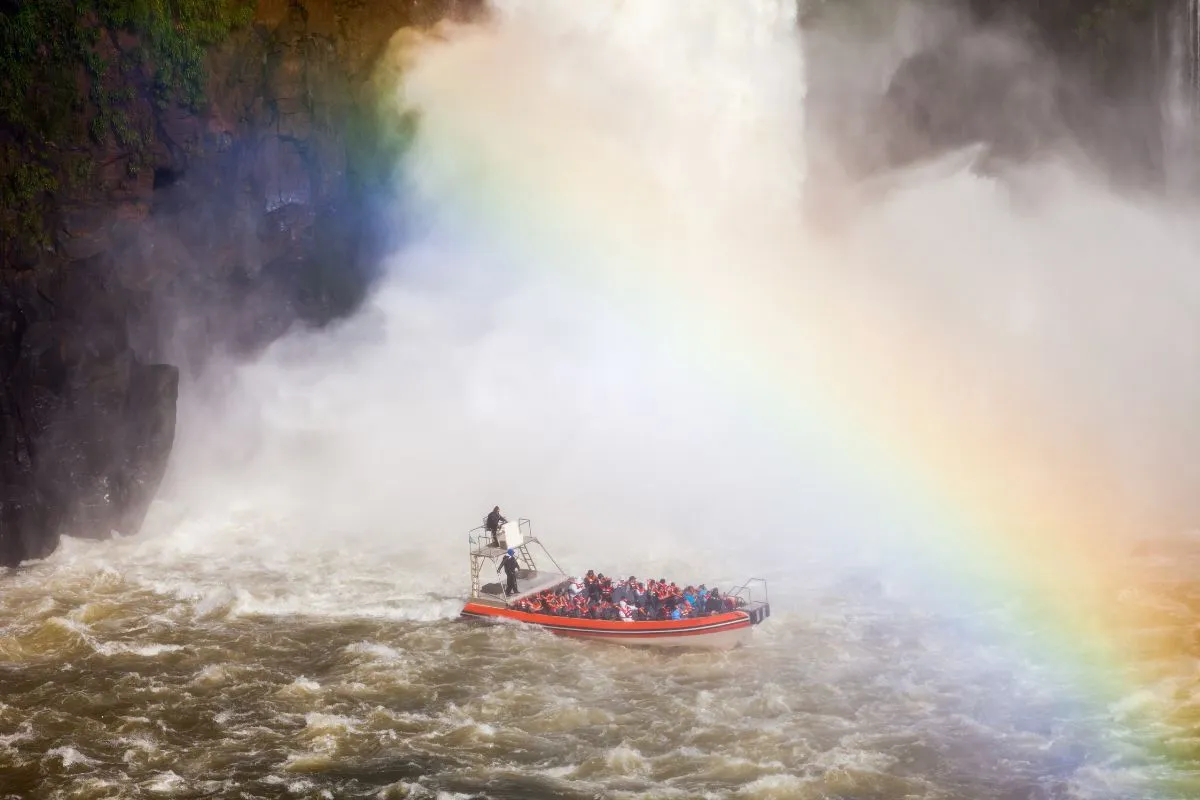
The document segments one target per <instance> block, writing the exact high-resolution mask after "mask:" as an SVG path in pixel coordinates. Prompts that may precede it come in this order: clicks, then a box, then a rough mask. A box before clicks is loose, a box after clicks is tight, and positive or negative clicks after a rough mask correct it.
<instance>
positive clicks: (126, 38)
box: [0, 0, 480, 565]
mask: <svg viewBox="0 0 1200 800" xmlns="http://www.w3.org/2000/svg"><path fill="white" fill-rule="evenodd" d="M81 10H82V11H83V12H84V13H82V15H81V14H79V13H77V12H79V11H81ZM479 11H480V4H479V3H478V2H463V1H461V0H460V1H458V2H456V1H455V0H392V1H391V2H371V3H368V2H366V0H260V2H257V3H254V2H237V0H221V1H219V2H206V3H198V2H167V1H166V0H142V1H141V2H133V1H130V2H125V0H94V1H93V0H80V2H64V1H63V0H48V2H46V3H26V4H19V3H15V2H7V1H0V61H2V63H0V70H2V71H3V78H0V223H2V224H0V231H3V233H2V234H0V248H2V254H3V266H2V269H0V331H2V333H0V387H2V388H0V564H5V565H13V564H16V563H18V562H20V561H21V560H24V559H28V558H36V557H41V556H44V555H46V554H48V553H49V552H51V551H52V550H53V549H54V548H55V546H56V545H57V542H58V538H59V536H60V534H62V533H69V534H71V535H78V536H107V535H109V533H110V532H111V531H119V532H122V533H132V532H135V531H136V530H137V529H138V528H139V527H140V525H141V521H142V518H143V517H144V515H145V513H146V509H147V506H148V504H149V502H150V500H151V499H152V498H153V496H154V493H155V491H156V490H157V487H158V484H159V482H160V480H161V479H162V476H163V473H164V471H165V469H166V465H167V461H168V457H169V454H170V452H171V447H172V443H173V440H174V428H175V403H176V396H177V392H178V386H179V376H180V369H181V368H182V369H184V370H188V371H198V370H202V369H203V368H204V365H205V362H206V360H207V359H208V358H209V357H210V355H211V354H212V353H214V352H217V351H221V350H233V351H240V352H246V351H252V350H254V349H256V348H259V347H262V346H263V345H265V344H266V343H268V342H270V341H271V340H272V339H274V338H276V337H278V336H279V335H280V334H281V333H282V332H283V331H285V330H286V329H287V328H288V327H289V326H291V325H293V324H296V323H302V324H310V325H322V324H325V323H326V322H328V321H329V320H331V319H333V318H335V317H338V316H340V315H344V314H346V313H348V312H349V311H351V310H353V309H354V308H355V306H356V304H357V303H358V302H359V301H360V300H361V298H362V297H363V295H364V293H365V291H366V290H367V288H368V287H369V284H370V281H371V278H372V276H373V269H374V265H375V264H376V262H377V260H378V256H379V254H380V250H381V249H382V248H383V247H385V246H386V244H387V241H386V240H387V237H389V236H393V235H395V231H394V230H392V226H393V225H394V220H392V219H390V218H389V219H384V218H383V217H382V216H381V215H380V213H379V211H378V205H379V204H378V203H377V200H378V198H380V197H382V196H384V195H385V194H386V192H387V189H388V185H387V184H388V179H389V176H390V175H391V174H392V170H391V167H392V165H393V164H394V158H395V155H396V148H397V147H399V146H402V144H403V137H404V134H405V131H403V130H396V129H395V126H394V121H392V123H393V124H391V125H389V124H385V120H384V119H382V118H381V117H379V116H378V115H377V113H376V110H375V109H376V106H375V94H374V90H373V87H372V82H371V80H370V78H371V75H372V70H373V67H374V65H375V62H376V60H377V59H378V57H379V56H380V55H381V54H382V53H383V51H384V49H385V47H386V45H387V43H388V41H389V39H390V38H391V36H392V35H393V34H394V33H395V32H396V31H397V30H399V29H401V28H404V27H409V26H428V25H432V24H434V23H435V22H437V21H438V20H440V19H443V18H446V17H454V18H465V17H469V16H472V15H475V14H477V13H479Z"/></svg>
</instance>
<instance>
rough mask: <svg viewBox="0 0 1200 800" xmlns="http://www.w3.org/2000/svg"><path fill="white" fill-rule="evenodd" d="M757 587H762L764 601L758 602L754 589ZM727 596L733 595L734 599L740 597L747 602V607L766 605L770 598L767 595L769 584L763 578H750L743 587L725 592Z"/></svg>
mask: <svg viewBox="0 0 1200 800" xmlns="http://www.w3.org/2000/svg"><path fill="white" fill-rule="evenodd" d="M756 585H761V588H762V600H758V599H756V598H755V596H754V594H755V592H754V588H755V586H756ZM725 594H726V595H732V596H734V597H740V598H742V599H743V600H745V601H746V604H747V605H752V604H754V603H764V604H766V603H768V601H769V598H768V595H767V582H766V580H764V579H763V578H749V579H748V580H747V581H746V582H745V583H743V584H742V585H741V586H737V587H735V588H733V589H730V590H729V591H727V592H725Z"/></svg>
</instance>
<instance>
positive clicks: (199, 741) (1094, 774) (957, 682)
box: [0, 524, 1200, 800]
mask: <svg viewBox="0 0 1200 800" xmlns="http://www.w3.org/2000/svg"><path fill="white" fill-rule="evenodd" d="M543 536H545V537H546V538H547V539H549V538H550V537H549V535H548V532H543ZM440 538H441V537H434V542H435V543H433V544H429V545H427V546H426V547H425V548H424V550H423V551H419V552H417V553H416V554H415V555H414V551H413V549H412V548H411V547H410V546H409V544H410V543H408V542H405V543H403V545H399V544H393V545H390V546H389V545H388V544H387V543H379V542H375V543H372V542H368V541H354V540H353V539H350V540H342V541H339V542H336V543H333V542H331V543H328V544H326V545H323V546H316V545H308V546H296V543H295V542H294V540H291V539H290V537H289V536H288V534H287V532H286V528H285V527H280V528H277V529H274V530H263V529H262V528H256V527H255V526H254V525H250V524H247V525H242V526H229V527H228V528H226V529H225V530H222V531H216V532H214V531H204V530H192V531H187V530H181V531H178V532H176V533H174V534H172V535H167V536H162V537H155V538H143V539H129V540H121V541H117V542H104V543H96V542H80V541H74V540H71V541H68V542H67V543H66V546H65V547H64V549H63V550H62V551H61V552H59V553H58V554H56V555H55V556H54V557H53V558H52V559H50V560H49V561H48V562H47V563H44V564H35V565H32V566H29V567H27V568H24V569H22V570H20V571H17V572H13V573H10V574H8V575H5V576H4V577H3V589H4V591H3V601H2V605H0V612H2V614H3V616H2V618H3V620H4V628H3V638H2V639H0V659H2V661H0V688H2V689H3V701H2V702H0V775H2V776H3V784H4V789H5V792H6V794H5V795H3V796H5V797H22V798H43V797H45V798H50V797H64V798H65V797H71V798H115V797H197V798H198V797H228V798H243V797H253V798H260V797H261V798H276V797H313V798H316V797H383V798H389V797H497V798H499V797H511V798H537V797H547V798H549V797H568V798H575V797H578V798H585V797H614V798H625V797H628V798H635V797H636V798H649V797H664V798H671V797H746V798H784V797H787V798H831V797H843V798H850V797H853V798H880V800H883V799H885V798H886V799H887V800H899V798H930V799H932V798H945V799H947V800H949V799H950V798H968V797H969V798H1004V799H1006V800H1007V799H1008V798H1133V797H1181V798H1182V797H1187V796H1195V795H1194V792H1195V791H1196V788H1197V783H1196V782H1195V779H1194V778H1189V774H1192V775H1194V772H1192V769H1194V768H1193V767H1191V766H1190V765H1191V764H1194V762H1193V761H1192V758H1193V757H1194V756H1193V754H1194V752H1195V749H1194V748H1195V741H1196V739H1195V738H1194V735H1195V730H1194V724H1195V720H1196V714H1195V710H1194V709H1195V706H1194V701H1193V700H1192V699H1191V698H1192V696H1193V695H1192V692H1193V691H1194V680H1195V678H1194V674H1195V673H1194V667H1192V670H1193V671H1192V673H1191V674H1190V675H1189V674H1186V673H1181V672H1180V671H1179V670H1180V664H1179V658H1180V654H1179V653H1178V652H1177V649H1176V648H1175V647H1173V646H1171V643H1172V642H1174V641H1177V640H1179V639H1180V638H1181V637H1191V640H1192V641H1194V634H1193V631H1194V626H1193V623H1192V622H1191V619H1192V617H1193V616H1194V614H1195V609H1196V608H1197V605H1198V604H1200V592H1198V591H1197V590H1196V587H1195V585H1194V582H1192V581H1190V580H1189V581H1187V582H1180V581H1179V580H1178V579H1179V578H1180V577H1181V573H1180V572H1179V571H1178V570H1179V559H1178V556H1177V554H1174V553H1172V554H1170V557H1167V558H1163V557H1162V555H1161V554H1160V555H1159V556H1158V557H1154V556H1146V557H1144V558H1143V559H1142V562H1143V563H1145V564H1150V563H1157V564H1158V570H1159V571H1160V573H1161V575H1162V578H1163V579H1162V582H1161V584H1160V586H1161V594H1159V595H1158V596H1153V597H1149V596H1142V597H1139V598H1138V600H1136V601H1133V600H1131V601H1130V602H1139V603H1150V604H1158V605H1164V604H1169V609H1168V610H1167V611H1165V612H1163V613H1162V615H1161V622H1162V624H1161V625H1160V626H1159V627H1157V629H1156V630H1151V631H1146V630H1142V631H1132V632H1131V634H1140V639H1141V641H1142V647H1143V650H1144V653H1143V654H1142V655H1141V658H1140V660H1139V663H1140V666H1141V668H1143V669H1148V668H1154V669H1157V670H1158V671H1159V674H1160V676H1161V679H1160V680H1159V681H1158V682H1152V683H1146V684H1144V685H1142V686H1140V687H1139V686H1138V685H1136V684H1134V683H1132V682H1131V683H1130V684H1129V688H1128V692H1127V694H1126V696H1124V697H1122V698H1117V699H1116V700H1114V701H1113V702H1103V701H1101V700H1100V699H1098V698H1097V697H1096V696H1094V695H1093V693H1092V692H1093V690H1092V688H1091V687H1089V686H1088V685H1087V684H1086V683H1081V682H1080V681H1079V677H1078V675H1073V674H1072V673H1071V672H1070V671H1069V670H1062V669H1058V668H1057V667H1058V666H1059V665H1056V664H1055V663H1054V662H1053V661H1052V660H1051V661H1049V663H1047V659H1039V658H1038V657H1037V653H1036V652H1032V651H1022V650H1021V649H1020V648H1017V649H1016V650H1015V651H1014V650H1013V649H1012V648H1011V646H1010V647H1002V646H999V645H998V643H997V641H996V640H995V638H994V637H993V636H992V635H991V633H990V631H991V630H992V628H993V626H995V625H996V624H997V618H1002V617H1003V616H1004V614H1005V613H1006V611H1005V609H983V610H980V611H975V612H971V613H967V612H960V613H957V614H956V613H948V612H946V611H944V610H937V609H936V607H934V606H930V605H929V604H927V603H922V602H920V599H919V597H918V596H915V595H900V594H898V593H897V592H896V590H894V589H891V588H889V587H888V586H886V585H882V584H880V583H878V582H877V581H874V580H872V579H870V578H869V577H867V576H866V575H865V574H855V575H847V576H845V577H843V578H839V579H836V580H834V579H832V578H829V577H826V578H824V579H822V578H820V577H818V576H817V574H815V573H809V575H808V576H807V578H806V579H805V580H803V581H800V582H799V583H797V581H796V577H797V575H799V574H803V573H804V571H805V570H804V568H803V567H802V566H801V568H800V570H799V571H797V569H796V568H795V567H792V568H791V569H790V570H789V572H790V575H789V578H787V579H785V578H784V577H783V576H782V575H770V574H768V577H771V578H775V580H774V581H773V582H772V584H771V588H772V590H773V595H772V599H773V611H774V614H773V616H772V617H771V618H770V619H769V620H768V621H767V622H766V623H764V624H763V625H761V626H760V627H758V628H757V629H756V630H755V632H754V636H753V639H752V642H751V643H750V644H749V645H747V646H745V647H743V648H740V649H738V650H735V651H732V652H728V653H706V652H691V653H662V652H654V651H642V650H637V649H628V648H624V647H617V646H604V645H596V644H588V643H582V642H577V641H572V640H565V639H559V638H555V637H553V636H552V635H549V634H545V633H542V632H539V631H533V630H528V629H523V628H520V627H514V626H486V625H476V624H473V623H467V622H461V621H458V620H455V619H454V617H455V615H456V614H457V611H458V609H459V608H460V599H459V595H461V591H462V587H463V584H464V581H465V578H466V574H465V558H464V557H463V555H462V553H461V552H456V551H458V550H461V548H459V547H451V546H449V544H455V545H457V544H459V542H456V541H451V542H450V543H447V546H439V545H438V544H436V542H437V540H438V539H440ZM454 538H455V537H450V539H451V540H453V539H454ZM555 555H556V556H566V557H567V558H570V559H574V558H576V557H577V556H578V554H577V553H572V552H570V549H569V548H568V552H567V553H561V552H558V553H555ZM712 555H713V560H710V559H708V558H698V559H697V561H696V562H695V563H693V564H691V565H688V568H686V569H681V568H680V567H682V566H684V565H683V564H668V565H667V566H664V567H663V571H665V572H667V574H668V575H675V574H677V573H678V574H679V575H680V576H681V577H682V575H685V574H687V575H691V574H700V573H701V572H709V573H711V572H713V570H712V564H713V561H714V560H719V559H720V556H719V555H717V554H712ZM750 560H753V559H750ZM622 561H625V562H629V561H638V562H640V563H642V564H644V563H645V561H646V560H645V559H633V558H628V559H622ZM652 563H653V561H652ZM1197 563H1200V562H1198V561H1197V560H1195V559H1193V560H1192V561H1191V568H1192V569H1194V568H1195V565H1197ZM1172 576H1174V577H1175V580H1172ZM1145 585H1146V584H1143V589H1142V590H1140V591H1143V592H1144V586H1145ZM1195 657H1196V650H1195V648H1194V647H1193V648H1192V649H1191V655H1190V657H1189V661H1190V663H1192V664H1193V665H1194V664H1195V663H1196V661H1195ZM1138 674H1142V673H1141V672H1139V673H1138Z"/></svg>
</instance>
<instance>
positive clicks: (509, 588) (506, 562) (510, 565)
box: [496, 547, 520, 597]
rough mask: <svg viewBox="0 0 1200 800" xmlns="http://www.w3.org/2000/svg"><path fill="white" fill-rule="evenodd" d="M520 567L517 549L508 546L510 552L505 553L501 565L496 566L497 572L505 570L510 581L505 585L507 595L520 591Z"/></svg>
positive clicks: (505, 594)
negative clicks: (518, 578) (518, 587)
mask: <svg viewBox="0 0 1200 800" xmlns="http://www.w3.org/2000/svg"><path fill="white" fill-rule="evenodd" d="M519 568H520V567H519V565H518V564H517V556H516V551H515V550H513V549H512V548H511V547H510V548H508V552H507V553H505V554H504V558H502V559H500V566H498V567H496V572H499V571H500V570H504V575H505V576H506V577H507V578H508V583H507V584H506V585H505V587H504V596H505V597H507V596H508V595H510V594H516V593H517V591H518V590H517V570H518V569H519Z"/></svg>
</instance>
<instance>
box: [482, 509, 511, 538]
mask: <svg viewBox="0 0 1200 800" xmlns="http://www.w3.org/2000/svg"><path fill="white" fill-rule="evenodd" d="M506 522H508V520H506V519H505V518H504V517H503V516H501V515H500V506H496V507H495V508H493V509H492V513H490V514H488V515H487V520H486V521H485V522H484V523H483V527H484V530H486V531H487V532H488V533H490V534H491V535H492V547H499V546H500V540H499V539H498V538H497V536H498V534H499V533H500V526H501V525H503V524H504V523H506Z"/></svg>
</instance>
